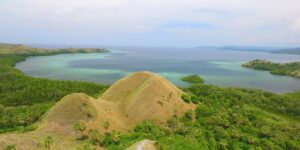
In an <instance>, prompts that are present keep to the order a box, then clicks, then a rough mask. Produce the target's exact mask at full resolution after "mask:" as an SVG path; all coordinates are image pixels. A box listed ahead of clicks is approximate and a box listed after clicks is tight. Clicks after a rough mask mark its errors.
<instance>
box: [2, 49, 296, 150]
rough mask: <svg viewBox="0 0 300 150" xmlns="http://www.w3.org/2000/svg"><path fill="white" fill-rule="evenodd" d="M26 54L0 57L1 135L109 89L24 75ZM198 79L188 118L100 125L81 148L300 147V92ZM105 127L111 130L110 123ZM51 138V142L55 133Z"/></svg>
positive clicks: (189, 93)
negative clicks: (72, 99) (128, 128)
mask: <svg viewBox="0 0 300 150" xmlns="http://www.w3.org/2000/svg"><path fill="white" fill-rule="evenodd" d="M36 55H39V54H36ZM26 56H28V54H26V55H23V54H1V55H0V133H3V132H9V131H30V130H34V129H35V128H36V125H35V123H36V122H37V121H38V120H40V119H41V118H42V116H43V114H45V112H47V111H48V110H49V108H50V107H51V106H53V105H54V104H55V102H56V101H58V100H60V99H61V98H62V97H63V96H65V95H67V94H69V93H76V92H83V93H86V94H88V95H90V96H93V97H97V96H98V95H99V94H100V93H101V92H103V91H104V90H105V89H106V88H107V86H106V85H100V84H95V83H87V82H79V81H58V80H49V79H42V78H33V77H29V76H26V75H24V74H23V73H22V72H21V71H19V70H17V69H15V68H14V65H15V64H16V63H17V62H19V61H23V60H24V59H25V58H26ZM194 79H195V80H196V81H197V83H194V84H192V85H191V87H189V88H183V89H182V90H183V91H184V92H185V98H184V99H183V100H184V101H185V102H187V103H194V104H195V105H197V108H196V109H195V110H190V111H188V112H186V114H185V115H184V116H176V115H174V116H173V117H172V118H170V119H169V121H168V122H167V123H166V124H163V125H156V124H154V123H152V122H151V121H145V122H143V123H141V124H139V125H137V126H136V127H135V128H134V130H133V131H132V132H129V133H120V132H117V131H113V132H111V133H105V134H103V135H102V134H100V133H99V132H98V131H97V129H94V130H90V131H88V132H87V133H88V135H86V138H85V139H79V140H83V141H85V142H88V143H90V144H88V145H85V146H84V147H79V148H78V150H80V149H81V150H88V149H94V148H93V147H95V146H102V147H106V148H108V149H111V150H123V149H125V148H127V147H129V146H130V145H132V144H133V143H135V142H137V141H140V140H143V139H151V140H155V141H157V146H158V147H159V148H160V149H162V150H199V149H218V150H219V149H221V150H222V149H224V150H226V149H249V150H250V149H257V150H277V149H278V150H300V91H296V92H292V93H287V94H282V95H279V94H274V93H271V92H266V91H263V90H255V89H245V88H221V87H217V86H213V85H206V84H203V82H204V80H203V79H202V78H201V77H200V76H197V77H196V76H195V75H194V76H190V77H188V78H187V81H188V82H190V81H194ZM199 79H201V83H199V82H200V80H199ZM198 81H199V82H198ZM76 125H77V126H75V127H76V128H75V129H78V130H80V131H81V130H84V129H85V128H84V124H83V123H81V124H76ZM105 126H106V127H107V128H109V123H107V124H105ZM74 138H75V137H74ZM47 139H49V140H48V144H49V145H50V143H51V137H49V138H47ZM52 142H53V141H52ZM49 147H50V146H49Z"/></svg>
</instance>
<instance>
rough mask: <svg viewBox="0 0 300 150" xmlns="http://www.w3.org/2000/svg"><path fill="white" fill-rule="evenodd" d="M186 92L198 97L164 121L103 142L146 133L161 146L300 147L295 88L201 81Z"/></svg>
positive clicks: (195, 149)
mask: <svg viewBox="0 0 300 150" xmlns="http://www.w3.org/2000/svg"><path fill="white" fill-rule="evenodd" d="M185 92H186V93H190V94H191V95H193V96H195V97H198V98H197V99H198V100H199V104H198V106H197V109H196V110H195V111H188V112H187V113H186V115H184V116H183V117H181V118H179V117H178V116H174V117H172V118H170V120H169V121H168V123H167V124H166V125H163V126H160V125H156V124H154V123H152V122H150V121H145V122H143V123H141V124H139V125H137V126H136V127H135V129H134V131H133V132H131V133H126V134H121V135H120V141H119V142H118V143H117V144H116V143H113V142H112V143H109V144H106V145H104V146H105V147H107V148H108V149H112V150H119V149H120V150H121V149H125V148H127V147H129V146H130V145H132V144H134V143H136V142H138V141H141V140H143V139H150V140H155V141H157V142H158V145H159V147H161V148H162V149H166V150H168V149H172V150H182V149H189V150H199V149H218V150H219V149H261V150H262V149H270V150H273V149H278V150H280V149H282V150H283V149H293V150H299V149H300V123H299V119H300V111H299V110H300V92H295V93H290V94H284V95H277V94H273V93H270V92H265V91H262V90H251V89H240V88H220V87H217V86H211V85H203V84H197V85H194V86H192V87H190V88H186V89H185ZM193 114H194V115H195V118H196V119H195V121H192V120H193Z"/></svg>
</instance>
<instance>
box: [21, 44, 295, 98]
mask: <svg viewBox="0 0 300 150" xmlns="http://www.w3.org/2000/svg"><path fill="white" fill-rule="evenodd" d="M110 50H111V52H109V53H97V54H96V53H90V54H61V55H54V56H38V57H30V58H27V59H26V61H24V62H20V63H18V64H17V65H16V68H18V69H20V70H22V71H23V72H24V73H25V74H27V75H30V76H34V77H43V78H50V79H63V80H81V81H91V82H98V83H106V84H111V83H113V82H115V81H116V80H118V79H120V78H122V77H124V76H126V75H128V74H130V73H132V72H135V71H144V70H148V71H153V72H156V73H159V74H161V75H162V76H165V77H166V78H168V79H169V80H171V81H172V82H173V83H174V84H176V85H178V86H188V84H187V83H185V82H182V81H181V80H180V78H181V77H183V76H185V75H188V74H195V73H196V74H199V75H201V76H203V77H204V78H205V80H206V83H207V84H214V85H219V86H226V87H228V86H233V87H248V88H261V89H265V90H268V91H272V92H277V93H283V92H289V91H294V90H297V89H300V79H296V78H291V77H285V76H275V75H271V74H270V73H268V72H265V71H256V70H251V69H246V68H243V67H241V64H242V63H244V62H246V61H248V60H252V59H268V60H272V61H276V62H289V61H296V60H300V56H297V55H280V54H269V53H262V52H238V51H218V50H213V49H210V50H208V49H179V48H130V47H127V48H110Z"/></svg>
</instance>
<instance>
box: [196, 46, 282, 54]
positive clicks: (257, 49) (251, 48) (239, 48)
mask: <svg viewBox="0 0 300 150" xmlns="http://www.w3.org/2000/svg"><path fill="white" fill-rule="evenodd" d="M197 48H201V49H204V48H205V49H216V50H230V51H254V52H267V51H271V50H274V49H280V48H279V47H260V46H237V45H226V46H198V47H197Z"/></svg>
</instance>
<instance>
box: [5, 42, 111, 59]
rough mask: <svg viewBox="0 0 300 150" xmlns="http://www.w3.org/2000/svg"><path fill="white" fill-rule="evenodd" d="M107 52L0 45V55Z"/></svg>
mask: <svg viewBox="0 0 300 150" xmlns="http://www.w3.org/2000/svg"><path fill="white" fill-rule="evenodd" d="M102 52H108V50H106V49H101V48H58V49H46V48H34V47H30V46H27V45H22V44H6V43H0V55H16V54H18V55H28V56H29V55H30V56H37V55H39V56H41V55H56V54H70V53H102Z"/></svg>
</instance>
